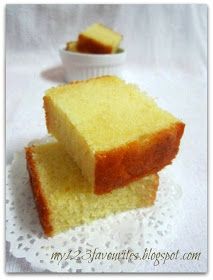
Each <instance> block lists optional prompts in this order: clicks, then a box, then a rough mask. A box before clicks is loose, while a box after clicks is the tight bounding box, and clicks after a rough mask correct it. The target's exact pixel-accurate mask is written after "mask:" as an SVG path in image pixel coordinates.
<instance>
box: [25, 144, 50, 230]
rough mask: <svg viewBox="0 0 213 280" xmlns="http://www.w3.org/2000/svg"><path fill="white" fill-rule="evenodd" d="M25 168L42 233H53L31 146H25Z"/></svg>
mask: <svg viewBox="0 0 213 280" xmlns="http://www.w3.org/2000/svg"><path fill="white" fill-rule="evenodd" d="M25 153H26V160H27V169H28V172H29V176H30V183H31V187H32V191H33V195H34V199H35V203H36V207H37V210H38V214H39V219H40V222H41V225H42V227H43V230H44V233H45V234H46V235H47V236H52V235H53V227H52V225H51V222H50V213H49V208H48V203H47V201H46V198H45V196H44V194H43V192H42V189H41V182H40V180H39V175H38V173H37V170H36V166H35V163H34V160H33V147H27V148H25Z"/></svg>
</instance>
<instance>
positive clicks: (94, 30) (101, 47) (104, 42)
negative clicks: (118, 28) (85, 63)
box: [77, 23, 122, 54]
mask: <svg viewBox="0 0 213 280" xmlns="http://www.w3.org/2000/svg"><path fill="white" fill-rule="evenodd" d="M121 40H122V35H120V34H119V33H117V32H115V31H113V30H111V29H110V28H108V27H106V26H104V25H102V24H99V23H94V24H92V25H91V26H89V27H87V28H86V29H85V30H84V31H83V32H81V33H80V34H79V36H78V42H77V49H78V51H80V52H86V53H96V54H107V53H115V52H116V51H117V49H118V46H119V44H120V42H121Z"/></svg>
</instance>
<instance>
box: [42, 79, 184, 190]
mask: <svg viewBox="0 0 213 280" xmlns="http://www.w3.org/2000/svg"><path fill="white" fill-rule="evenodd" d="M44 108H45V114H46V125H47V129H48V132H49V133H51V134H52V135H54V136H55V137H56V138H57V139H58V141H59V142H61V143H63V145H64V147H65V149H66V150H67V152H68V153H69V154H70V156H71V157H73V159H74V160H75V162H76V163H77V165H78V166H79V167H80V169H81V171H82V174H83V176H84V177H85V178H87V180H88V181H89V183H90V184H91V185H92V186H93V189H94V193H96V194H103V193H107V192H110V191H112V190H113V189H114V188H118V187H122V186H125V185H126V184H128V183H130V182H132V181H134V180H138V179H139V178H142V177H144V176H147V175H150V174H154V173H157V172H158V171H160V170H161V169H162V168H164V167H165V166H166V165H168V164H171V162H172V160H173V159H174V158H175V156H176V154H177V152H178V149H179V144H180V139H181V137H182V134H183V131H184V123H183V122H182V121H180V120H178V119H177V118H175V117H174V116H173V115H172V114H170V113H168V112H167V111H165V110H162V109H161V108H159V107H158V106H157V104H156V103H155V101H154V100H153V99H152V98H151V97H149V96H148V95H147V94H146V93H143V92H141V91H140V90H139V88H138V87H137V86H135V85H132V84H127V83H125V82H124V81H122V80H121V79H119V78H117V77H114V76H104V77H99V78H93V79H90V80H87V81H81V82H74V83H71V84H67V85H63V86H59V87H56V88H52V89H49V90H48V91H47V92H46V95H45V96H44Z"/></svg>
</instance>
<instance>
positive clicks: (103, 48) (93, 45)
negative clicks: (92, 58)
mask: <svg viewBox="0 0 213 280" xmlns="http://www.w3.org/2000/svg"><path fill="white" fill-rule="evenodd" d="M77 50H78V51H79V52H84V53H96V54H107V53H108V54H109V53H112V47H111V46H107V45H103V44H101V43H100V42H98V41H96V40H94V39H91V38H88V37H87V36H85V35H83V34H80V35H79V36H78V42H77Z"/></svg>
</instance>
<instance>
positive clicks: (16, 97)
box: [6, 5, 207, 272]
mask: <svg viewBox="0 0 213 280" xmlns="http://www.w3.org/2000/svg"><path fill="white" fill-rule="evenodd" d="M6 21H7V27H6V48H7V53H6V60H7V61H6V122H7V127H6V128H7V131H6V137H7V139H6V140H7V141H6V148H7V163H10V162H11V160H12V156H13V153H14V152H17V151H20V150H22V149H23V147H24V146H25V145H26V143H28V142H29V141H31V140H32V139H34V138H40V137H43V136H44V135H45V134H46V133H47V132H46V128H45V124H44V112H43V109H42V97H43V94H44V91H45V90H46V89H47V88H48V87H51V86H54V85H56V84H59V83H62V82H63V70H62V67H61V64H60V59H59V56H58V47H59V46H60V45H61V44H63V43H64V42H66V41H68V40H70V39H73V37H74V38H75V37H76V36H77V33H78V32H79V30H81V29H82V27H85V26H86V25H88V24H90V23H92V22H94V21H101V22H103V23H105V24H106V25H109V26H112V27H114V28H115V29H117V30H118V31H120V32H121V33H122V34H123V35H124V38H125V41H124V42H123V46H124V47H125V49H127V51H128V62H127V64H126V72H125V76H126V79H127V80H129V81H133V82H136V83H138V84H139V85H140V86H141V87H142V88H143V89H145V90H147V91H148V92H149V93H150V94H151V95H152V96H154V97H156V99H157V101H158V103H159V105H161V106H163V107H164V108H166V109H168V110H169V111H170V112H172V113H173V114H174V115H176V116H178V117H180V118H181V119H182V120H184V122H185V123H186V129H185V133H184V136H183V139H182V142H181V147H180V152H179V154H178V157H177V158H176V160H175V161H174V164H173V165H172V166H169V167H168V170H169V172H172V173H173V175H174V180H175V182H177V183H178V184H180V185H181V187H182V189H183V197H182V200H181V203H182V206H181V207H180V208H179V211H180V213H179V216H178V219H177V221H176V224H177V225H176V227H177V236H178V238H176V239H175V240H174V241H173V242H172V243H169V242H168V244H167V248H165V250H166V249H168V250H173V249H174V250H175V249H180V250H181V251H185V252H188V251H200V252H201V253H202V254H201V256H202V258H201V260H200V261H197V262H196V261H194V262H184V263H183V262H181V263H178V262H176V263H171V266H170V268H169V270H168V271H182V272H184V271H189V272H190V271H192V272H193V271H200V272H202V271H206V269H207V7H206V6H203V5H199V6H193V5H187V6H184V5H173V6H168V5H166V6H162V5H158V6H153V5H148V6H143V5H140V6H134V5H132V6H126V5H122V6H119V5H116V6H114V5H113V7H111V6H109V5H104V6H94V5H92V6H80V7H79V6H76V5H75V6H72V5H69V6H66V7H63V6H55V5H53V6H41V5H39V6H18V7H17V6H8V7H7V18H6ZM163 268H164V267H162V269H163ZM7 271H11V272H12V271H13V272H17V271H38V270H37V269H35V268H32V267H31V266H29V264H28V263H27V262H25V261H24V260H23V259H19V260H17V259H14V258H13V257H12V256H11V255H9V253H8V262H7Z"/></svg>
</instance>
